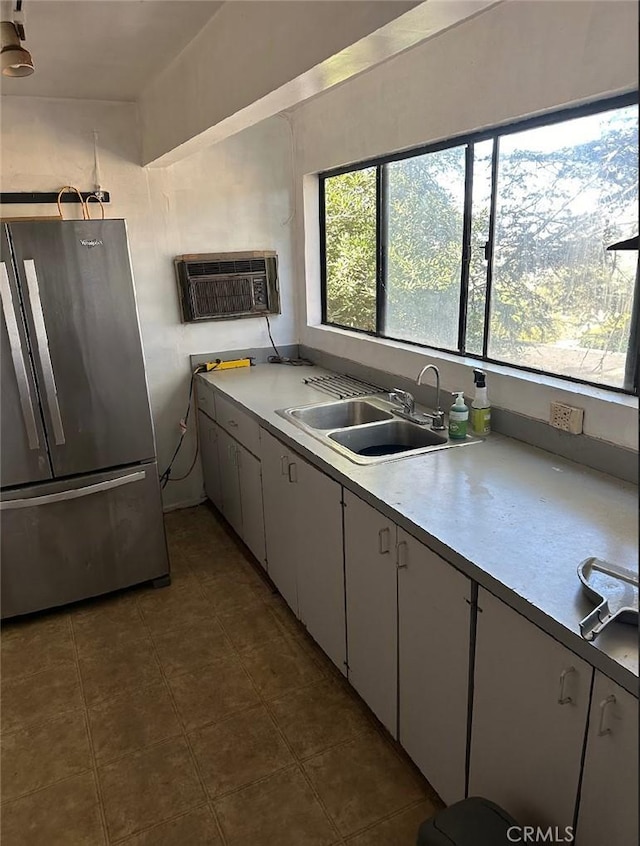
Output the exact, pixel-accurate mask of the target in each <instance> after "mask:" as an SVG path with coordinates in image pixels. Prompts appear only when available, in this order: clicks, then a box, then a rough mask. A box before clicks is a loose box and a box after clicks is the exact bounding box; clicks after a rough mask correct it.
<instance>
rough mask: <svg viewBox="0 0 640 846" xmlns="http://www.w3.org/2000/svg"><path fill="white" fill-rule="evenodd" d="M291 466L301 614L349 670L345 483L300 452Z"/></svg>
mask: <svg viewBox="0 0 640 846" xmlns="http://www.w3.org/2000/svg"><path fill="white" fill-rule="evenodd" d="M289 472H290V475H291V483H292V484H291V487H292V489H293V490H292V493H293V497H294V505H295V521H294V526H295V532H296V551H297V567H296V569H297V576H298V612H299V615H300V620H301V621H302V622H303V623H304V625H305V626H306V627H307V630H308V632H309V634H310V635H311V636H312V637H313V639H314V640H315V641H316V643H317V644H318V645H319V646H320V647H321V648H322V649H323V650H324V652H325V653H326V654H327V655H328V656H329V658H331V660H332V661H333V663H334V664H335V665H336V666H337V667H338V669H339V670H340V671H341V672H343V673H346V660H347V656H346V631H345V608H344V554H343V549H342V488H341V486H340V485H339V484H338V483H337V482H334V481H333V479H330V478H329V477H328V476H326V475H325V474H324V473H322V472H320V470H316V468H315V467H312V466H311V465H310V464H308V463H307V462H306V461H304V460H303V459H302V458H300V457H299V456H297V455H295V454H294V455H293V456H292V460H291V462H290V464H289Z"/></svg>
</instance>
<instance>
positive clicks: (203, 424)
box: [198, 411, 222, 510]
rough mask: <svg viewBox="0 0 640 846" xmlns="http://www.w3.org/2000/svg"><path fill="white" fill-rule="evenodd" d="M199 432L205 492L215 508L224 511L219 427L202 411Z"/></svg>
mask: <svg viewBox="0 0 640 846" xmlns="http://www.w3.org/2000/svg"><path fill="white" fill-rule="evenodd" d="M198 432H199V434H198V437H199V438H200V459H201V461H202V475H203V477H204V491H205V493H206V495H207V496H208V497H209V499H210V500H211V502H212V503H213V504H214V505H215V507H216V508H218V509H219V510H222V488H221V486H220V459H219V458H218V427H217V426H216V424H215V423H214V422H213V421H212V420H210V419H209V418H208V417H207V415H206V414H203V412H202V411H199V412H198Z"/></svg>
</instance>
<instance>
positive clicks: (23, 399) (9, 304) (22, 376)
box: [0, 262, 40, 450]
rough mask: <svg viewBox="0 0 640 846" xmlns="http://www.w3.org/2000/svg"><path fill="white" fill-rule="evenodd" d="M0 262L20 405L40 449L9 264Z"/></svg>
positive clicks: (29, 435)
mask: <svg viewBox="0 0 640 846" xmlns="http://www.w3.org/2000/svg"><path fill="white" fill-rule="evenodd" d="M0 264H1V265H2V267H1V268H0V299H1V300H2V312H3V314H4V322H5V324H6V327H7V335H8V336H9V345H10V347H11V360H12V361H13V369H14V371H15V374H16V382H17V384H18V393H19V395H20V407H21V409H22V417H23V420H24V425H25V429H26V431H27V441H28V443H29V449H38V450H39V449H40V439H39V438H38V427H37V425H36V417H35V414H34V411H33V401H32V397H31V389H30V387H29V377H28V376H27V365H26V362H25V360H24V350H23V349H22V342H21V340H20V332H19V331H18V320H17V318H16V310H15V306H14V303H13V294H12V293H11V285H10V284H9V274H8V273H7V266H6V264H5V262H0Z"/></svg>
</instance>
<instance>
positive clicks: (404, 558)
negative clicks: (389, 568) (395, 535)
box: [396, 541, 409, 570]
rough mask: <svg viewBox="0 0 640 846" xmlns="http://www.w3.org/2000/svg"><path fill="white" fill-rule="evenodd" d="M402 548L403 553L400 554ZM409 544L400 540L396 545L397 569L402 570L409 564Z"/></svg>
mask: <svg viewBox="0 0 640 846" xmlns="http://www.w3.org/2000/svg"><path fill="white" fill-rule="evenodd" d="M403 549H404V555H402V554H401V550H403ZM408 559H409V544H408V543H407V542H406V541H400V543H399V544H398V545H397V547H396V564H397V567H398V570H404V569H405V567H408V566H409V560H408Z"/></svg>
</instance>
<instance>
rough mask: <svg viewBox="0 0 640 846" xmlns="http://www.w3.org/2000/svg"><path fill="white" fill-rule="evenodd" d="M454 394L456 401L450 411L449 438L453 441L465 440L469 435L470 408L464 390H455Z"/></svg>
mask: <svg viewBox="0 0 640 846" xmlns="http://www.w3.org/2000/svg"><path fill="white" fill-rule="evenodd" d="M452 396H454V397H456V401H455V402H454V404H453V405H452V406H451V411H450V412H449V438H450V440H452V441H463V440H464V439H465V438H466V437H467V424H468V422H469V409H468V408H467V406H466V405H465V404H464V391H455V392H454V393H453V394H452Z"/></svg>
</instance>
